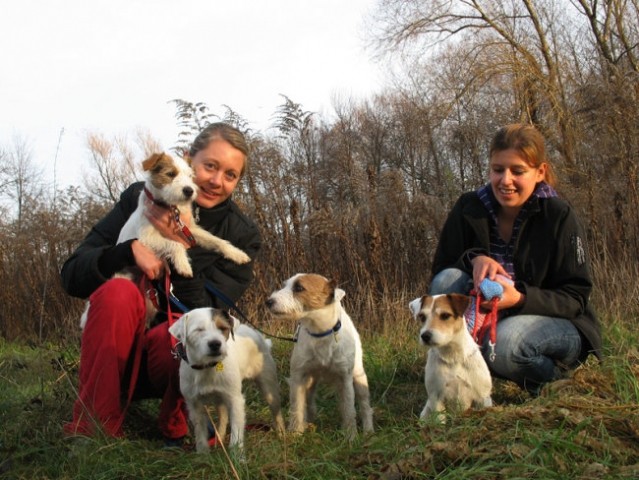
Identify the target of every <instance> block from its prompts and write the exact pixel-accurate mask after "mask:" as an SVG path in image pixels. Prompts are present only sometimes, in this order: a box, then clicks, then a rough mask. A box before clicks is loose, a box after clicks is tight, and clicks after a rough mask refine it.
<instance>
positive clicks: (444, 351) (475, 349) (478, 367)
mask: <svg viewBox="0 0 639 480" xmlns="http://www.w3.org/2000/svg"><path fill="white" fill-rule="evenodd" d="M470 300H471V298H470V297H467V296H465V295H459V294H449V295H435V296H425V297H420V298H416V299H415V300H413V301H412V302H410V303H409V308H410V311H411V313H412V314H413V316H414V317H415V319H417V320H418V321H420V322H421V323H422V327H421V329H420V331H419V339H420V341H421V343H423V344H424V345H426V346H428V347H429V348H428V358H427V360H426V367H425V369H424V383H425V384H426V393H427V394H428V401H427V402H426V405H425V406H424V409H423V410H422V413H421V414H420V419H421V420H426V419H427V417H428V416H429V415H430V414H431V413H436V415H437V420H438V421H439V422H441V423H444V422H445V419H446V417H445V416H444V414H443V412H444V411H445V410H458V411H459V410H461V411H464V410H467V409H469V408H470V407H471V406H472V407H474V408H483V407H490V406H491V405H492V400H491V397H490V395H491V390H492V379H491V377H490V372H489V371H488V366H487V365H486V361H485V360H484V357H482V354H481V352H480V350H479V346H478V345H477V344H476V343H475V340H473V337H472V336H471V335H470V333H469V332H468V327H467V326H466V320H465V319H464V312H465V311H466V308H467V307H468V305H469V304H470Z"/></svg>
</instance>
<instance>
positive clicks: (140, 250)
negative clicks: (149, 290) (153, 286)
mask: <svg viewBox="0 0 639 480" xmlns="http://www.w3.org/2000/svg"><path fill="white" fill-rule="evenodd" d="M131 251H132V252H133V258H135V264H136V265H137V266H138V268H139V269H140V270H142V273H144V275H146V276H147V277H149V279H151V280H156V279H158V278H160V277H162V275H163V274H164V262H163V261H162V260H161V259H160V258H158V256H157V255H156V254H155V253H154V252H153V250H151V249H150V248H149V247H147V246H146V245H144V244H143V243H142V242H140V241H139V240H133V242H131Z"/></svg>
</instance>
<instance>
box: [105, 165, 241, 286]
mask: <svg viewBox="0 0 639 480" xmlns="http://www.w3.org/2000/svg"><path fill="white" fill-rule="evenodd" d="M142 168H143V169H144V171H145V172H146V174H147V178H146V181H145V183H144V190H143V191H142V192H140V199H139V201H138V207H137V208H136V209H135V211H134V212H133V213H132V214H131V216H130V217H129V219H128V220H127V222H126V223H125V224H124V226H123V227H122V230H121V231H120V236H119V238H118V243H122V242H124V241H126V240H130V239H132V238H137V239H138V240H139V241H140V242H141V243H143V244H144V245H146V246H147V247H149V248H150V249H151V250H153V251H154V252H155V253H156V255H158V256H159V257H160V258H164V259H167V260H170V261H171V263H172V264H173V266H174V267H175V270H176V271H177V272H178V273H179V274H180V275H182V276H184V277H192V276H193V270H192V268H191V263H190V262H189V257H188V255H187V253H186V247H185V246H184V245H183V244H182V243H180V242H177V241H175V240H171V239H168V238H166V237H163V236H162V235H161V234H160V232H158V231H157V230H156V229H155V227H154V226H153V224H152V223H151V222H150V221H149V220H148V218H147V217H146V215H145V213H144V212H145V210H146V206H145V201H146V199H148V200H150V201H152V202H153V203H155V204H156V205H160V206H163V207H165V208H167V209H169V210H171V213H172V214H173V215H174V217H175V220H176V222H177V224H178V226H179V227H180V229H181V232H182V234H183V235H184V237H185V238H186V239H187V241H189V242H190V243H191V245H192V246H195V245H199V246H201V247H203V248H205V249H207V250H215V251H216V252H218V253H219V254H220V255H222V256H223V257H224V258H227V259H229V260H231V261H233V262H235V263H239V264H242V263H248V262H249V261H251V259H250V258H249V257H248V255H246V253H244V252H243V251H242V250H240V249H239V248H237V247H235V246H233V245H232V244H231V243H230V242H228V241H227V240H224V239H221V238H219V237H216V236H215V235H212V234H211V233H209V232H207V231H206V230H204V229H203V228H201V227H200V226H198V225H197V224H195V223H194V222H192V223H191V227H190V228H189V227H186V226H185V225H184V223H183V221H182V219H181V218H180V215H182V217H187V218H190V216H191V204H192V203H193V201H194V200H195V198H196V197H197V185H196V184H195V182H194V181H193V170H191V167H190V166H189V164H188V163H187V162H186V160H184V159H182V158H180V157H171V156H170V155H167V154H166V153H154V154H153V155H151V156H150V157H149V158H147V159H146V160H144V162H142Z"/></svg>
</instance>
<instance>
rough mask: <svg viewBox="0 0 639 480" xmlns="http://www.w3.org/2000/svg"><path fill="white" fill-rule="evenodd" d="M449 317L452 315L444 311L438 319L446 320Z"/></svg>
mask: <svg viewBox="0 0 639 480" xmlns="http://www.w3.org/2000/svg"><path fill="white" fill-rule="evenodd" d="M450 317H452V315H451V314H450V313H448V312H445V313H442V314H441V315H440V316H439V319H440V320H444V321H446V320H448V319H449V318H450Z"/></svg>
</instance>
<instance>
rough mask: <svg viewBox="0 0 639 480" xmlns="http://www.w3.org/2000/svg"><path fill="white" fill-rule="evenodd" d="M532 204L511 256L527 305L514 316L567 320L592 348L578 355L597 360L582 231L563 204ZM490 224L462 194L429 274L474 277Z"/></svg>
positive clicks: (597, 331)
mask: <svg viewBox="0 0 639 480" xmlns="http://www.w3.org/2000/svg"><path fill="white" fill-rule="evenodd" d="M532 202H533V203H532V205H531V208H530V209H529V213H528V216H527V218H525V219H524V223H523V225H522V227H521V230H520V231H519V235H518V237H517V240H516V244H515V249H514V255H513V257H514V258H513V261H514V262H513V263H514V268H515V277H516V283H515V287H516V288H517V290H519V291H520V292H522V293H524V294H525V295H526V301H525V303H524V305H523V306H522V307H521V308H519V309H517V310H515V311H513V312H512V313H513V314H521V315H526V314H535V315H544V316H550V317H558V318H567V319H568V320H570V321H572V322H573V323H574V325H575V326H576V327H577V329H578V330H579V331H580V332H581V334H582V335H583V337H585V339H586V340H587V342H588V343H589V344H590V345H585V346H584V349H583V352H582V353H583V355H582V356H583V357H585V356H587V354H588V353H594V354H595V355H596V356H597V357H598V358H601V343H602V340H601V326H600V325H599V322H598V320H597V318H596V316H595V315H594V312H593V311H592V309H591V307H590V306H589V305H588V298H589V296H590V292H591V290H592V281H591V279H590V271H589V260H588V252H587V248H586V245H585V241H584V234H583V229H582V227H581V225H580V223H579V221H578V219H577V217H576V215H575V213H574V212H573V210H572V208H571V207H570V206H569V205H568V203H566V202H565V201H563V200H561V199H559V198H557V197H553V198H537V197H534V198H533V199H532ZM491 221H492V220H491V218H490V214H489V212H488V210H487V209H486V207H485V206H484V205H483V204H482V202H481V200H480V199H479V197H478V195H477V193H476V192H469V193H465V194H463V195H462V196H461V197H460V198H459V199H458V200H457V202H456V203H455V205H454V206H453V209H452V210H451V212H450V213H449V215H448V218H447V220H446V223H445V224H444V227H443V229H442V232H441V236H440V240H439V244H438V247H437V250H436V252H435V257H434V260H433V268H432V273H433V275H435V274H437V273H439V272H440V271H442V270H444V269H445V268H449V267H453V268H459V269H461V270H463V271H465V272H467V273H469V274H471V275H472V264H471V263H470V259H471V258H472V257H473V255H476V254H479V253H481V254H489V253H490V240H489V236H490V222H491Z"/></svg>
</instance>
